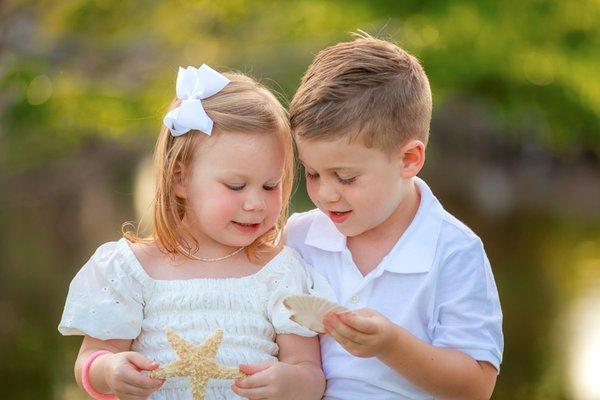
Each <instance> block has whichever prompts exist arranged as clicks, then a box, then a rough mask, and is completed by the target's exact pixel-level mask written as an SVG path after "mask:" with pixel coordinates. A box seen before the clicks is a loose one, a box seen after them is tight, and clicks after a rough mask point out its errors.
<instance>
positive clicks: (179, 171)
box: [173, 162, 187, 199]
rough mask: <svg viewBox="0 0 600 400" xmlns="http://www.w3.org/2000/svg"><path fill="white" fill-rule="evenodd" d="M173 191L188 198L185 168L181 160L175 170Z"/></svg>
mask: <svg viewBox="0 0 600 400" xmlns="http://www.w3.org/2000/svg"><path fill="white" fill-rule="evenodd" d="M173 193H175V196H177V197H179V198H182V199H185V198H187V190H186V174H185V168H184V166H183V165H182V164H181V163H180V162H178V163H177V165H176V166H175V170H174V171H173Z"/></svg>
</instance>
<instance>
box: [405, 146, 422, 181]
mask: <svg viewBox="0 0 600 400" xmlns="http://www.w3.org/2000/svg"><path fill="white" fill-rule="evenodd" d="M398 154H399V156H400V157H401V160H402V177H403V178H405V179H409V178H413V177H415V176H417V174H418V173H419V172H420V171H421V169H422V168H423V165H424V164H425V144H424V143H423V142H422V141H420V140H417V139H414V140H410V141H408V142H407V143H405V144H404V145H403V146H402V147H400V149H398Z"/></svg>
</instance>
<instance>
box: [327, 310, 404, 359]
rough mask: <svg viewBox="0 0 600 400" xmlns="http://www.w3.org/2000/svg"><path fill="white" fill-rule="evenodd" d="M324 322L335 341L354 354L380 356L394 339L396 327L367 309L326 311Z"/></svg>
mask: <svg viewBox="0 0 600 400" xmlns="http://www.w3.org/2000/svg"><path fill="white" fill-rule="evenodd" d="M323 325H325V330H326V331H327V333H329V334H330V335H331V336H332V337H333V338H334V339H335V341H336V342H338V343H339V344H340V345H341V346H342V347H343V348H344V349H346V351H348V352H349V353H350V354H352V355H354V356H357V357H379V356H380V355H382V354H384V353H385V352H386V351H387V349H389V348H390V346H393V345H394V341H395V340H396V333H397V331H396V329H397V326H396V325H394V324H393V323H392V322H391V321H390V320H389V319H387V318H386V317H385V316H383V315H381V314H380V313H378V312H377V311H375V310H371V309H368V308H363V309H360V310H354V311H346V312H343V313H339V314H335V313H329V314H327V315H325V317H323Z"/></svg>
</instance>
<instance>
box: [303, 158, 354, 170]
mask: <svg viewBox="0 0 600 400" xmlns="http://www.w3.org/2000/svg"><path fill="white" fill-rule="evenodd" d="M298 161H300V163H302V165H304V166H305V167H306V163H305V162H304V161H303V160H302V159H301V158H300V157H298ZM341 169H349V170H358V169H359V167H354V166H352V167H330V168H327V169H326V171H338V170H341Z"/></svg>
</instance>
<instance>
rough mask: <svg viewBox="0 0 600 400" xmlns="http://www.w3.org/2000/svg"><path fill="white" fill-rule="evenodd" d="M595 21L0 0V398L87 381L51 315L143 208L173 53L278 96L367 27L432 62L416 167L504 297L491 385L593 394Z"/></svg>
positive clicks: (339, 5) (570, 13) (409, 10)
mask: <svg viewBox="0 0 600 400" xmlns="http://www.w3.org/2000/svg"><path fill="white" fill-rule="evenodd" d="M594 21H595V22H594ZM598 21H600V3H599V2H598V1H597V0H581V1H544V0H539V1H534V0H507V1H483V0H482V1H474V0H473V1H469V0H457V1H445V2H443V1H425V0H422V1H304V0H302V1H243V0H237V1H221V2H216V1H184V0H180V1H149V0H145V1H142V0H138V1H132V0H123V1H101V0H99V1H88V0H60V1H59V0H45V1H3V2H0V317H1V319H0V359H1V360H2V362H1V363H0V383H1V385H2V389H3V395H2V396H1V397H2V398H6V399H61V400H67V399H83V398H84V396H83V394H82V393H81V392H80V391H79V389H77V388H76V387H75V386H74V380H73V377H72V368H73V361H74V359H75V356H76V353H77V350H78V346H79V344H80V338H73V337H69V338H64V337H61V336H60V335H59V334H58V332H57V330H56V326H57V324H58V321H59V319H60V315H61V312H62V307H63V304H64V299H65V296H66V292H67V289H68V282H69V281H70V279H71V278H72V277H73V275H74V274H75V273H76V271H77V270H78V269H79V268H80V267H81V265H82V264H83V263H84V262H85V261H86V260H87V258H88V257H89V256H90V255H91V253H92V252H93V251H94V249H95V248H96V247H97V246H98V245H99V244H100V243H102V242H105V241H109V240H114V239H116V238H118V237H119V233H120V226H121V223H122V222H124V221H129V220H137V219H139V217H140V215H141V214H142V213H143V212H144V211H143V210H144V209H145V206H144V204H145V201H146V199H147V195H145V194H144V193H147V180H148V174H150V173H151V166H149V165H148V161H147V160H148V157H149V155H150V153H151V151H152V146H153V144H154V140H155V138H156V136H157V134H158V130H159V128H160V124H161V121H162V117H163V115H164V114H165V111H166V109H167V106H168V104H169V103H170V101H171V99H172V97H173V96H174V93H175V78H176V73H177V67H178V66H187V65H193V66H199V65H200V64H202V63H207V64H209V65H211V66H213V67H214V68H217V69H219V70H227V69H235V70H240V71H242V72H245V73H248V74H250V75H253V76H255V77H256V78H259V79H260V80H261V81H263V82H264V83H265V84H266V85H267V86H269V87H270V88H272V89H273V90H275V91H277V92H278V94H279V96H280V97H281V99H282V101H283V102H284V103H285V104H287V102H288V101H289V99H290V98H291V96H292V94H293V93H294V90H295V89H296V87H297V86H298V83H299V79H300V77H301V75H302V73H303V71H304V70H305V69H306V67H307V66H308V64H309V63H310V61H311V59H312V57H313V56H314V55H315V54H316V53H317V52H318V51H319V50H320V49H322V48H324V47H326V46H328V45H331V44H333V43H336V42H338V41H346V40H350V39H351V36H350V35H349V32H352V31H356V30H358V29H363V30H365V31H367V32H368V33H371V34H373V35H376V36H379V37H382V38H387V39H391V40H394V41H396V42H398V43H400V44H401V45H402V46H403V47H404V48H406V49H407V50H408V51H410V52H411V53H413V54H415V55H416V56H417V57H418V58H419V59H420V60H421V61H422V63H423V65H424V67H425V69H426V71H427V72H428V74H429V77H430V80H431V85H432V90H433V94H434V116H433V122H432V128H431V141H430V145H429V149H428V162H427V165H426V167H425V169H424V171H423V173H422V174H421V175H422V177H424V178H425V179H426V180H427V181H428V182H429V183H430V185H431V186H432V188H433V189H434V191H435V192H436V194H437V195H438V197H439V198H440V200H441V201H442V202H443V203H444V204H445V206H446V208H447V209H448V210H449V211H450V212H452V213H454V214H455V215H456V216H458V217H459V218H460V219H462V220H463V221H464V222H466V223H467V224H468V225H469V226H470V227H472V228H473V230H474V231H475V232H476V233H478V234H479V235H480V236H481V237H482V238H483V240H484V243H485V244H486V250H487V252H488V255H489V258H490V260H491V262H492V266H493V269H494V274H495V276H496V280H497V283H498V288H499V291H500V297H501V301H502V305H503V310H504V332H505V347H506V349H505V353H504V363H503V365H502V372H501V374H500V376H499V380H498V384H497V386H496V390H495V394H494V397H493V398H494V399H581V400H592V399H600V367H599V362H600V123H599V122H600V118H599V116H600V80H599V78H598V71H600V52H599V48H600V46H599V44H600V40H599V39H600V38H599V35H600V29H599V26H600V24H598ZM302 185H303V182H301V181H300V182H299V186H298V190H297V192H296V195H295V197H294V202H293V206H294V207H293V208H294V210H304V209H307V208H309V207H310V204H309V202H308V201H307V199H306V195H305V192H304V190H303V186H302Z"/></svg>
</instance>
